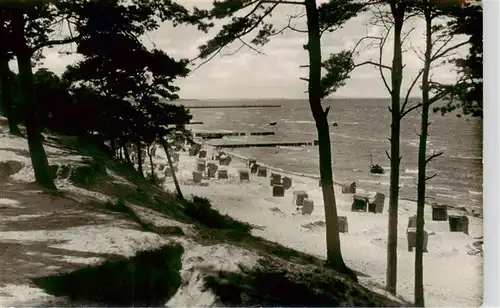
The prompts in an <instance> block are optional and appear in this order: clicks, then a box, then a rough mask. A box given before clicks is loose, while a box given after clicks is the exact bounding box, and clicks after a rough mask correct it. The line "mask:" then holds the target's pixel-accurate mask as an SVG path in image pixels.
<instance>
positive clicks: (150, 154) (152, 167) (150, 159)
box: [148, 143, 156, 185]
mask: <svg viewBox="0 0 500 308" xmlns="http://www.w3.org/2000/svg"><path fill="white" fill-rule="evenodd" d="M153 146H154V143H152V144H151V145H149V147H148V156H149V164H150V165H151V184H153V185H156V181H155V166H154V164H153V155H152V154H153V153H152V152H151V151H152V149H153Z"/></svg>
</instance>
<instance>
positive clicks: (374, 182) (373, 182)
mask: <svg viewBox="0 0 500 308" xmlns="http://www.w3.org/2000/svg"><path fill="white" fill-rule="evenodd" d="M358 182H360V183H371V184H376V185H389V182H384V181H375V180H358Z"/></svg>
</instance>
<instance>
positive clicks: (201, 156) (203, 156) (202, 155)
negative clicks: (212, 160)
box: [198, 150, 207, 158]
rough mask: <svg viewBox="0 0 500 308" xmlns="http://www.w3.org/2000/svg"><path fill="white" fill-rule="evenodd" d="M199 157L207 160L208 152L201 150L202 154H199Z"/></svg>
mask: <svg viewBox="0 0 500 308" xmlns="http://www.w3.org/2000/svg"><path fill="white" fill-rule="evenodd" d="M198 157H199V158H206V157H207V151H205V150H201V151H200V152H198Z"/></svg>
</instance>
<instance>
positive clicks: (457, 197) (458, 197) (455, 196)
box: [436, 194, 461, 199]
mask: <svg viewBox="0 0 500 308" xmlns="http://www.w3.org/2000/svg"><path fill="white" fill-rule="evenodd" d="M436 196H438V197H443V198H450V199H460V198H461V196H460V195H458V194H457V195H448V194H436Z"/></svg>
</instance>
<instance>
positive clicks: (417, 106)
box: [400, 103, 423, 119]
mask: <svg viewBox="0 0 500 308" xmlns="http://www.w3.org/2000/svg"><path fill="white" fill-rule="evenodd" d="M422 106H423V104H422V103H417V104H415V105H413V106H411V107H409V108H408V109H406V110H405V111H402V112H401V116H400V119H402V118H403V117H404V116H405V115H407V114H408V113H410V112H411V111H413V110H415V109H417V108H420V107H422Z"/></svg>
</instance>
